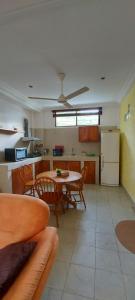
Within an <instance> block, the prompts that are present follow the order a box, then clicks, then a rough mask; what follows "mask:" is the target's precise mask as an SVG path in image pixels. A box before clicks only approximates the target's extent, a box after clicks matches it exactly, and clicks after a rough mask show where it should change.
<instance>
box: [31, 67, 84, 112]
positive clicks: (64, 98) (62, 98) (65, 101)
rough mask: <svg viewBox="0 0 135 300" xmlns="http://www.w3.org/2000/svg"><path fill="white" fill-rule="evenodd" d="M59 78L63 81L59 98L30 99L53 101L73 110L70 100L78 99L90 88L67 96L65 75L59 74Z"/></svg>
mask: <svg viewBox="0 0 135 300" xmlns="http://www.w3.org/2000/svg"><path fill="white" fill-rule="evenodd" d="M58 77H59V79H60V81H61V94H60V96H59V97H58V98H56V99H54V98H43V97H28V98H29V99H35V100H51V101H57V102H58V103H61V104H63V105H64V106H66V107H68V108H71V107H72V105H71V104H69V103H68V100H70V99H72V98H74V97H77V96H79V95H81V94H83V93H85V92H87V91H89V88H88V87H86V86H84V87H82V88H81V89H79V90H76V91H75V92H73V93H71V94H69V95H67V96H65V95H64V93H63V80H64V78H65V74H64V73H58Z"/></svg>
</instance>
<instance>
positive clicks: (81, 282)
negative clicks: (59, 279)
mask: <svg viewBox="0 0 135 300" xmlns="http://www.w3.org/2000/svg"><path fill="white" fill-rule="evenodd" d="M94 273H95V271H94V269H91V268H87V267H82V266H78V265H74V264H71V266H70V269H69V273H68V277H67V280H66V285H65V292H67V293H72V294H77V295H79V296H83V297H86V298H90V297H91V298H93V297H94Z"/></svg>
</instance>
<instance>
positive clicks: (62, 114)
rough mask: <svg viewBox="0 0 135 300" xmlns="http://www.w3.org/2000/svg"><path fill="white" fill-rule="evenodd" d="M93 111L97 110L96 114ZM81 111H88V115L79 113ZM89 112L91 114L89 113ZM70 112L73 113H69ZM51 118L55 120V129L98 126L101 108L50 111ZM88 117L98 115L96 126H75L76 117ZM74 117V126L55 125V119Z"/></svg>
mask: <svg viewBox="0 0 135 300" xmlns="http://www.w3.org/2000/svg"><path fill="white" fill-rule="evenodd" d="M94 110H97V112H96V113H95V112H92V111H94ZM81 111H89V112H88V113H84V112H83V113H81ZM90 111H91V112H90ZM71 112H74V114H73V113H71ZM52 114H53V118H55V127H56V128H60V127H61V128H62V127H80V126H94V125H95V126H98V125H100V115H102V107H90V108H76V109H74V108H71V109H61V110H52ZM90 115H98V124H92V125H87V124H86V125H78V124H77V116H90ZM70 116H72V117H73V116H75V117H76V125H70V126H58V125H56V118H57V117H70Z"/></svg>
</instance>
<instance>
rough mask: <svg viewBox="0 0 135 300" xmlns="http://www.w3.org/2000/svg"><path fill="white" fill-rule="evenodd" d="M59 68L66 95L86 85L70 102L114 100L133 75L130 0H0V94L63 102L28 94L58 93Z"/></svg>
mask: <svg viewBox="0 0 135 300" xmlns="http://www.w3.org/2000/svg"><path fill="white" fill-rule="evenodd" d="M58 72H64V73H66V77H65V80H64V94H65V95H67V94H70V93H71V92H73V91H74V90H77V89H80V88H81V87H83V86H88V87H89V88H90V91H89V92H87V93H85V94H83V95H80V96H78V97H76V98H74V99H72V100H70V101H69V103H70V104H72V105H75V106H77V105H78V106H89V105H94V104H97V103H98V104H101V103H108V102H117V101H119V100H120V98H121V96H122V95H123V94H124V93H125V92H126V91H127V89H128V88H129V86H130V85H131V84H132V83H133V81H134V79H135V0H42V1H41V0H23V1H22V0H1V1H0V97H1V98H2V97H3V98H4V97H5V99H13V100H15V101H18V102H20V103H22V104H23V105H24V106H26V107H28V108H30V107H31V108H33V109H37V110H40V109H43V108H48V107H51V108H56V107H58V108H59V107H60V108H63V106H62V105H61V106H60V104H58V103H57V102H56V103H55V102H54V101H39V100H37V101H36V100H35V101H34V100H29V99H28V98H27V97H28V96H40V97H50V98H51V97H52V98H57V97H59V95H60V81H59V79H58V76H57V73H58ZM101 76H106V80H103V81H102V80H101V79H100V77H101ZM29 84H32V85H33V89H30V88H29V87H28V85H29ZM54 105H55V106H54Z"/></svg>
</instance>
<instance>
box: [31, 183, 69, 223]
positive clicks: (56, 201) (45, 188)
mask: <svg viewBox="0 0 135 300" xmlns="http://www.w3.org/2000/svg"><path fill="white" fill-rule="evenodd" d="M35 190H36V192H37V194H38V197H39V198H40V199H42V200H43V201H45V202H46V203H47V204H48V205H49V206H50V208H52V210H53V211H54V213H55V215H56V225H57V227H59V210H60V209H59V206H60V205H61V206H62V208H63V204H62V194H61V192H60V191H59V190H58V188H57V184H56V182H55V181H54V180H53V179H51V178H48V177H41V178H39V179H37V180H36V182H35Z"/></svg>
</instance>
